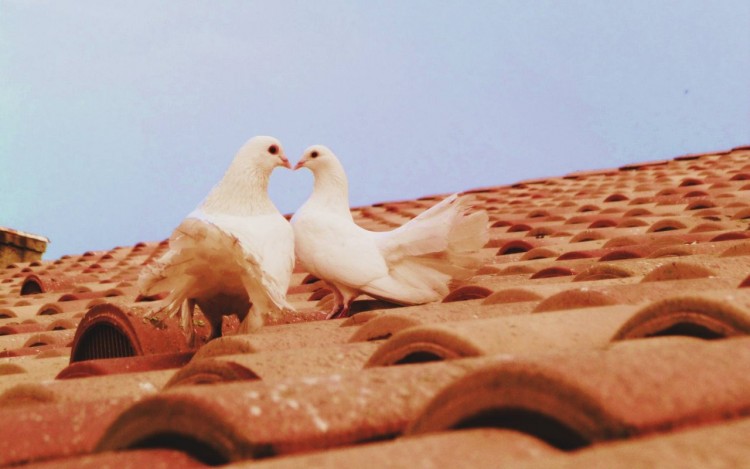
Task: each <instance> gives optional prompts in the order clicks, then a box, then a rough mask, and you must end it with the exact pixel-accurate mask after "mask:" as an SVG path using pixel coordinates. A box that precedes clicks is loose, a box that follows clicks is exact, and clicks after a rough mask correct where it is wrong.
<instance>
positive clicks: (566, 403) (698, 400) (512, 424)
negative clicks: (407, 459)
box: [407, 338, 750, 449]
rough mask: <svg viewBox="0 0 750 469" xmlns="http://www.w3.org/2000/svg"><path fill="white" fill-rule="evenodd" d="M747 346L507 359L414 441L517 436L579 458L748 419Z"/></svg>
mask: <svg viewBox="0 0 750 469" xmlns="http://www.w3.org/2000/svg"><path fill="white" fill-rule="evenodd" d="M739 340H742V341H743V342H742V344H743V345H747V342H748V340H747V339H735V340H732V341H717V342H712V343H703V342H699V341H685V340H675V339H674V338H672V339H668V340H659V339H651V340H641V341H629V342H628V345H627V346H626V347H619V348H616V349H612V350H608V351H591V352H583V351H579V352H577V353H569V354H563V353H561V354H559V355H556V356H555V357H554V358H553V357H552V356H544V357H541V356H540V357H524V358H516V359H507V360H505V361H504V362H500V363H497V364H493V365H489V366H487V367H486V368H484V369H481V370H478V371H476V372H474V373H470V374H468V375H466V376H464V377H462V378H460V379H459V380H457V381H456V382H454V383H453V384H452V385H451V386H449V387H447V388H445V389H444V390H443V391H441V392H440V393H439V394H438V395H437V396H436V397H435V398H434V399H433V400H432V401H431V403H430V404H428V405H427V406H426V407H425V408H424V410H423V411H422V414H421V416H420V417H418V418H417V419H416V420H415V421H414V422H413V423H412V425H411V426H410V428H409V429H408V430H407V432H408V433H410V434H417V433H427V432H434V431H444V430H446V429H451V428H474V427H496V428H508V429H513V430H517V431H521V432H524V433H529V434H531V435H533V436H536V437H537V438H539V439H541V440H543V441H546V442H547V443H548V444H550V445H552V446H555V447H557V448H561V449H576V448H582V447H586V446H589V445H591V444H593V443H597V442H602V441H608V440H614V439H620V438H627V437H630V436H642V435H648V434H652V433H656V432H663V431H666V430H671V429H678V428H686V427H690V426H695V425H698V424H706V423H710V422H716V421H720V420H724V419H726V418H731V417H738V416H742V415H746V414H747V413H748V409H750V376H748V375H747V373H745V368H746V366H750V347H743V346H739V345H740V343H739V342H737V341H739ZM730 356H731V357H732V358H731V359H730V360H728V359H727V357H730ZM644 363H648V366H644ZM636 376H637V379H634V377H636ZM696 376H701V379H700V380H696V379H695V377H696ZM624 382H627V383H628V385H627V386H623V385H622V383H624ZM614 396H616V398H615V397H614Z"/></svg>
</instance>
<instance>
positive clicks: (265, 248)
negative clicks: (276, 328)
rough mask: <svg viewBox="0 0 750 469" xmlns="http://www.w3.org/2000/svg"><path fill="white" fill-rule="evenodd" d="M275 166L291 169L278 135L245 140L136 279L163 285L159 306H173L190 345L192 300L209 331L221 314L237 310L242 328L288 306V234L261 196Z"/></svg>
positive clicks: (214, 331)
mask: <svg viewBox="0 0 750 469" xmlns="http://www.w3.org/2000/svg"><path fill="white" fill-rule="evenodd" d="M277 166H284V167H286V168H290V169H291V165H290V164H289V161H288V160H287V159H286V156H284V151H283V149H282V147H281V144H280V143H279V141H278V140H276V139H275V138H273V137H262V136H261V137H254V138H252V139H250V140H248V141H247V143H245V144H244V145H243V146H242V148H240V150H239V151H238V152H237V155H236V156H235V157H234V160H233V161H232V163H231V164H230V166H229V169H228V170H227V172H226V174H224V177H223V178H222V179H221V181H219V183H218V184H217V185H216V186H215V187H214V188H213V189H212V190H211V192H210V193H209V194H208V196H207V197H206V199H205V200H204V201H203V202H202V203H201V204H200V205H199V206H198V208H197V209H195V210H194V211H193V212H192V213H190V214H189V215H188V216H187V217H186V218H185V219H184V220H183V221H182V223H180V225H179V226H178V227H177V228H176V229H175V230H174V232H173V233H172V236H171V237H170V239H169V250H168V251H167V252H166V253H165V254H164V255H163V256H162V257H161V258H160V259H159V260H157V261H156V262H155V263H153V264H150V265H148V266H147V267H146V268H145V270H144V271H143V272H142V273H141V275H140V277H139V279H138V287H139V289H140V291H141V293H142V294H144V295H154V294H156V293H159V292H164V291H169V292H170V295H169V302H168V304H167V306H166V308H164V310H162V311H161V312H160V313H165V314H166V315H169V316H173V315H175V314H176V313H177V311H179V312H180V314H181V324H182V327H183V329H184V330H185V332H186V333H187V334H188V341H189V342H190V343H191V344H193V343H194V339H195V335H194V334H195V332H194V329H193V311H194V308H195V305H196V303H197V304H198V306H199V307H200V308H201V310H202V311H203V313H204V315H205V316H206V319H207V320H208V321H209V322H210V323H211V337H216V336H218V335H219V334H220V332H221V323H222V317H223V316H225V315H230V314H237V316H238V317H239V318H240V320H241V321H242V322H241V324H240V332H243V333H247V332H251V331H253V330H255V329H257V328H259V327H260V326H262V325H263V320H264V317H265V316H268V315H276V314H279V313H280V312H281V311H282V310H293V308H292V307H291V306H290V305H289V303H287V301H286V291H287V289H288V287H289V281H290V279H291V275H292V269H293V267H294V233H293V232H292V228H291V226H290V225H289V222H288V221H287V220H286V219H285V218H284V217H283V216H282V215H281V214H280V213H279V211H278V210H277V209H276V206H274V204H273V202H272V201H271V199H270V197H269V196H268V181H269V178H270V176H271V172H272V171H273V170H274V168H276V167H277ZM251 304H252V308H251Z"/></svg>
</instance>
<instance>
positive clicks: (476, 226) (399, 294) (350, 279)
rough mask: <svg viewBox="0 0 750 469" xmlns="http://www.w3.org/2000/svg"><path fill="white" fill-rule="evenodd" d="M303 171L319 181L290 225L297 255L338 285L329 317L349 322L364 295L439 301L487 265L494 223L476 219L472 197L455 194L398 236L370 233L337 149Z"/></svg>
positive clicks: (307, 158)
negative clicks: (356, 209)
mask: <svg viewBox="0 0 750 469" xmlns="http://www.w3.org/2000/svg"><path fill="white" fill-rule="evenodd" d="M300 168H308V169H310V170H311V171H312V172H313V175H314V178H315V182H314V186H313V192H312V195H311V196H310V198H309V199H307V201H306V202H305V203H304V205H302V207H301V208H300V209H299V210H298V211H297V212H296V213H295V214H294V216H293V217H292V220H291V221H292V228H293V229H294V238H295V252H296V255H297V258H298V259H299V260H300V261H301V262H302V264H303V265H304V266H305V267H306V268H307V269H308V270H309V271H310V273H312V274H313V275H315V276H316V277H318V278H320V279H323V280H325V281H326V282H327V283H328V284H329V285H330V286H331V287H332V289H333V293H334V307H333V309H332V310H331V312H330V313H329V315H328V318H336V317H346V316H348V315H349V307H350V306H351V303H352V301H354V299H355V298H356V297H357V296H359V295H360V294H361V293H366V294H368V295H370V296H372V297H375V298H380V299H384V300H387V301H391V302H395V303H400V304H406V305H411V304H421V303H429V302H432V301H439V300H441V299H442V298H443V297H445V295H446V294H447V293H448V291H449V283H450V281H451V280H452V279H461V278H466V277H469V276H471V275H472V274H473V272H474V271H475V270H476V268H477V267H479V265H481V262H482V259H481V256H480V255H479V249H480V248H482V247H483V246H484V245H485V244H486V243H487V241H488V240H489V231H488V217H487V213H486V212H484V211H479V212H474V213H471V214H469V213H468V212H467V210H468V208H469V206H468V202H467V201H466V199H465V198H462V197H458V195H456V194H454V195H452V196H450V197H448V198H446V199H444V200H443V201H441V202H440V203H438V204H436V205H434V206H433V207H431V208H430V209H428V210H426V211H425V212H423V213H421V214H420V215H419V216H417V217H416V218H414V219H412V220H410V221H409V222H407V223H406V224H404V225H402V226H400V227H399V228H396V229H394V230H392V231H385V232H374V231H368V230H366V229H364V228H362V227H360V226H358V225H357V224H356V223H355V222H354V219H353V218H352V214H351V211H350V210H349V192H348V191H349V189H348V182H347V178H346V174H345V173H344V168H343V167H342V166H341V163H340V162H339V160H338V159H337V158H336V156H335V155H334V154H333V152H332V151H331V150H329V149H328V148H326V147H324V146H322V145H315V146H312V147H310V148H308V149H307V150H305V153H304V154H303V156H302V159H301V160H300V161H299V163H297V166H296V167H295V168H294V169H295V170H296V169H300Z"/></svg>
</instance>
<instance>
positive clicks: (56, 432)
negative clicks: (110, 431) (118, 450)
mask: <svg viewBox="0 0 750 469" xmlns="http://www.w3.org/2000/svg"><path fill="white" fill-rule="evenodd" d="M133 401H134V399H133V398H131V397H121V398H116V399H104V400H101V401H94V402H63V403H60V404H40V405H36V406H33V407H29V406H22V407H18V408H7V409H3V413H2V415H3V425H0V465H3V466H7V465H16V464H22V463H24V464H28V463H30V462H38V461H45V460H50V459H55V458H65V457H70V456H77V455H82V454H87V453H91V452H92V450H93V449H94V445H95V444H96V442H97V441H98V440H99V438H101V435H102V434H103V433H104V431H105V429H106V428H107V427H108V426H109V425H110V424H111V423H112V422H113V421H114V419H115V418H116V417H117V416H118V415H120V414H121V413H122V411H123V410H125V409H126V408H128V407H129V406H130V405H131V404H132V403H133Z"/></svg>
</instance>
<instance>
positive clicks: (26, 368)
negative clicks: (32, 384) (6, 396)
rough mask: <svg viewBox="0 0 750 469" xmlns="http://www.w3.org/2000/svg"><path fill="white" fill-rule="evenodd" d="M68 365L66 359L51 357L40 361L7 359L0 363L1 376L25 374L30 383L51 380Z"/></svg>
mask: <svg viewBox="0 0 750 469" xmlns="http://www.w3.org/2000/svg"><path fill="white" fill-rule="evenodd" d="M66 363H67V358H66V357H50V358H40V359H28V358H23V359H19V358H6V359H5V360H3V362H2V363H0V375H3V376H5V375H10V374H17V373H23V376H24V377H26V379H27V380H28V381H32V380H41V381H46V380H51V379H53V378H54V377H55V373H56V370H59V369H60V367H61V366H65V364H66Z"/></svg>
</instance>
